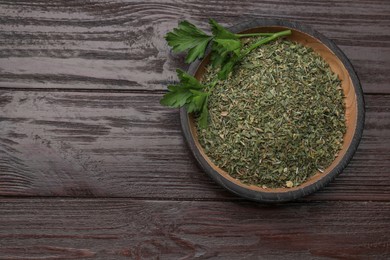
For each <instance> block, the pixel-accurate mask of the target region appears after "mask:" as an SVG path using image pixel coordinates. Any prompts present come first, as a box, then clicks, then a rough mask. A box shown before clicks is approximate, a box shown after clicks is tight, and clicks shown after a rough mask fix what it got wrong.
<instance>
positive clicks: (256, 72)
mask: <svg viewBox="0 0 390 260" xmlns="http://www.w3.org/2000/svg"><path fill="white" fill-rule="evenodd" d="M215 73H216V71H215V70H213V69H212V68H211V67H209V68H208V72H207V73H206V75H204V78H203V82H202V83H203V84H205V85H207V84H208V83H210V82H211V81H212V80H213V79H214V77H215ZM340 86H341V83H340V81H339V79H338V77H337V75H336V74H334V73H333V72H332V71H331V70H330V68H329V66H328V64H327V63H326V62H325V61H324V60H323V59H322V58H321V57H320V56H319V55H317V54H316V53H315V52H313V51H312V50H311V49H310V48H307V47H304V46H302V45H300V44H297V43H293V42H290V41H283V40H280V41H276V42H272V43H269V44H267V45H263V46H261V47H260V48H258V49H256V50H254V51H253V52H251V53H250V54H249V55H248V56H246V57H245V58H243V59H242V60H241V63H240V64H239V65H238V66H236V68H235V70H234V71H233V73H232V75H231V76H230V77H229V78H227V79H226V80H223V81H218V83H216V85H215V87H214V88H213V89H212V92H211V94H210V96H209V103H208V108H209V114H210V124H209V126H208V127H207V128H206V129H198V136H199V142H200V144H201V145H202V146H203V148H204V150H205V152H206V154H207V155H208V156H209V157H210V158H211V159H212V161H213V162H214V163H215V164H216V165H217V166H218V167H220V168H222V169H223V170H225V171H226V172H228V173H229V174H230V175H231V176H232V177H234V178H237V179H239V180H241V181H242V182H244V183H247V184H254V185H258V186H260V187H263V188H277V187H294V186H298V185H300V184H301V183H302V182H304V181H305V180H307V178H309V177H310V176H312V175H314V174H315V173H316V172H318V171H320V172H322V171H323V170H324V169H325V168H326V167H327V166H329V165H330V164H331V162H332V161H333V160H334V158H335V156H336V155H337V153H338V152H339V150H340V149H341V146H342V140H343V135H344V133H345V131H346V126H345V118H344V116H345V115H344V101H343V92H342V90H341V87H340Z"/></svg>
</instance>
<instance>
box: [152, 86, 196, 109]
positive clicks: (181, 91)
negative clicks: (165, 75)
mask: <svg viewBox="0 0 390 260" xmlns="http://www.w3.org/2000/svg"><path fill="white" fill-rule="evenodd" d="M168 90H169V92H168V93H166V94H165V95H164V97H163V98H162V99H161V100H160V104H161V105H164V106H168V107H173V108H178V107H182V106H184V105H185V104H186V103H187V100H188V99H189V98H190V97H191V96H192V94H191V92H190V91H189V90H188V89H186V88H184V87H182V86H181V85H170V86H168Z"/></svg>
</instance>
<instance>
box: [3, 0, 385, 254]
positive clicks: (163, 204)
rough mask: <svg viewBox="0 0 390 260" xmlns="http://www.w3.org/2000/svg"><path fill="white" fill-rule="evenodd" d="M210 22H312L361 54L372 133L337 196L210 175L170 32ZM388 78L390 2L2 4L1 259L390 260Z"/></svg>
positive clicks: (350, 52)
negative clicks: (219, 180)
mask: <svg viewBox="0 0 390 260" xmlns="http://www.w3.org/2000/svg"><path fill="white" fill-rule="evenodd" d="M209 17H213V18H215V19H216V20H217V21H219V22H221V23H222V24H224V25H226V26H229V25H233V24H235V23H237V22H241V21H245V20H248V19H256V18H264V17H268V18H284V19H290V20H293V21H299V22H303V23H306V24H308V25H311V26H312V27H314V28H315V29H317V30H318V31H320V32H322V33H323V34H325V35H326V36H328V37H329V38H330V39H332V40H334V41H335V42H336V44H338V46H339V47H340V48H341V49H342V50H343V51H344V52H345V53H346V55H347V56H348V57H349V58H350V60H351V62H352V64H353V65H354V66H355V69H356V71H357V73H358V75H359V77H360V79H361V83H362V86H363V89H364V93H365V101H366V110H367V112H366V124H365V130H364V135H363V139H362V141H361V144H360V147H359V150H358V151H357V153H356V154H355V156H354V158H353V160H352V161H351V163H350V164H349V166H348V167H347V168H346V169H345V171H344V172H343V173H342V174H341V175H340V176H339V177H338V178H337V179H336V180H335V181H333V182H332V183H331V184H330V185H329V186H328V187H326V188H325V189H323V190H321V191H319V192H317V193H315V194H313V195H311V196H308V197H306V198H304V199H301V200H299V201H296V202H293V203H286V204H280V205H263V204H258V203H253V202H248V201H245V200H243V199H240V198H238V197H235V196H234V195H232V194H230V193H228V192H227V191H225V190H223V189H222V188H220V187H219V186H217V185H216V184H214V183H213V182H212V181H211V180H210V178H209V177H207V176H206V174H205V173H203V172H202V170H201V169H200V168H199V167H198V166H197V165H196V163H195V161H194V159H193V157H192V155H191V154H190V153H189V150H188V148H187V146H186V145H185V143H184V139H183V136H182V133H181V128H180V124H179V113H178V111H177V110H171V109H167V108H165V107H162V106H160V104H159V99H160V98H161V96H162V94H163V93H164V90H165V89H166V85H167V84H168V83H170V82H173V81H174V80H175V79H176V78H175V68H176V67H180V68H182V69H186V68H187V65H185V64H184V63H183V55H174V54H172V53H171V52H170V51H169V48H168V47H167V45H166V43H165V41H164V40H163V36H164V34H165V33H166V32H167V31H169V30H171V29H172V28H174V27H175V26H176V24H177V22H178V21H179V20H181V19H188V20H190V21H192V22H194V23H196V24H197V25H199V26H201V27H202V28H206V27H207V18H209ZM389 68H390V2H389V1H387V0H378V1H363V0H359V1H355V0H353V1H352V0H351V1H346V0H334V1H303V0H301V1H289V0H285V1H276V0H270V1H254V0H248V1H210V0H207V1H206V0H197V1H174V0H166V1H154V2H150V1H131V0H129V1H125V0H115V1H112V0H110V1H87V0H85V1H68V0H55V1H49V0H47V1H43V0H34V1H27V0H25V1H15V0H1V1H0V107H1V110H0V111H1V114H0V195H1V197H0V259H84V258H95V259H193V258H199V259H258V258H264V259H317V258H318V259H320V258H321V259H323V258H339V259H369V258H371V259H386V258H390V87H389V82H390V71H389Z"/></svg>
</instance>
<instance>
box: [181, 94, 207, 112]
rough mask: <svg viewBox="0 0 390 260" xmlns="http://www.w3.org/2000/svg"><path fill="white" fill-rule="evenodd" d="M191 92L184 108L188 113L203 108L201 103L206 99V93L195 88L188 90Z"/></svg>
mask: <svg viewBox="0 0 390 260" xmlns="http://www.w3.org/2000/svg"><path fill="white" fill-rule="evenodd" d="M190 91H191V93H192V96H191V97H190V98H189V99H188V102H187V104H186V109H187V112H188V113H192V112H199V111H201V110H202V108H203V104H204V102H205V101H206V98H207V97H208V93H206V92H202V91H197V90H190Z"/></svg>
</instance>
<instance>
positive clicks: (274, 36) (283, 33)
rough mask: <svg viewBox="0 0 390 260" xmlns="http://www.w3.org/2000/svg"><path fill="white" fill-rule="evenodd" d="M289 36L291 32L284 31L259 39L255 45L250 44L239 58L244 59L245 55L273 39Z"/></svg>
mask: <svg viewBox="0 0 390 260" xmlns="http://www.w3.org/2000/svg"><path fill="white" fill-rule="evenodd" d="M290 34H291V30H285V31H281V32H277V33H273V34H272V35H271V36H269V37H267V38H264V39H261V40H260V41H258V42H256V43H254V44H252V45H251V46H249V47H248V49H246V50H245V51H244V52H243V53H242V54H241V55H240V58H242V57H244V56H245V55H247V54H248V53H250V52H251V51H253V50H254V49H256V48H257V47H259V46H260V45H262V44H265V43H267V42H270V41H272V40H275V39H277V38H279V37H282V36H286V35H290Z"/></svg>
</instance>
